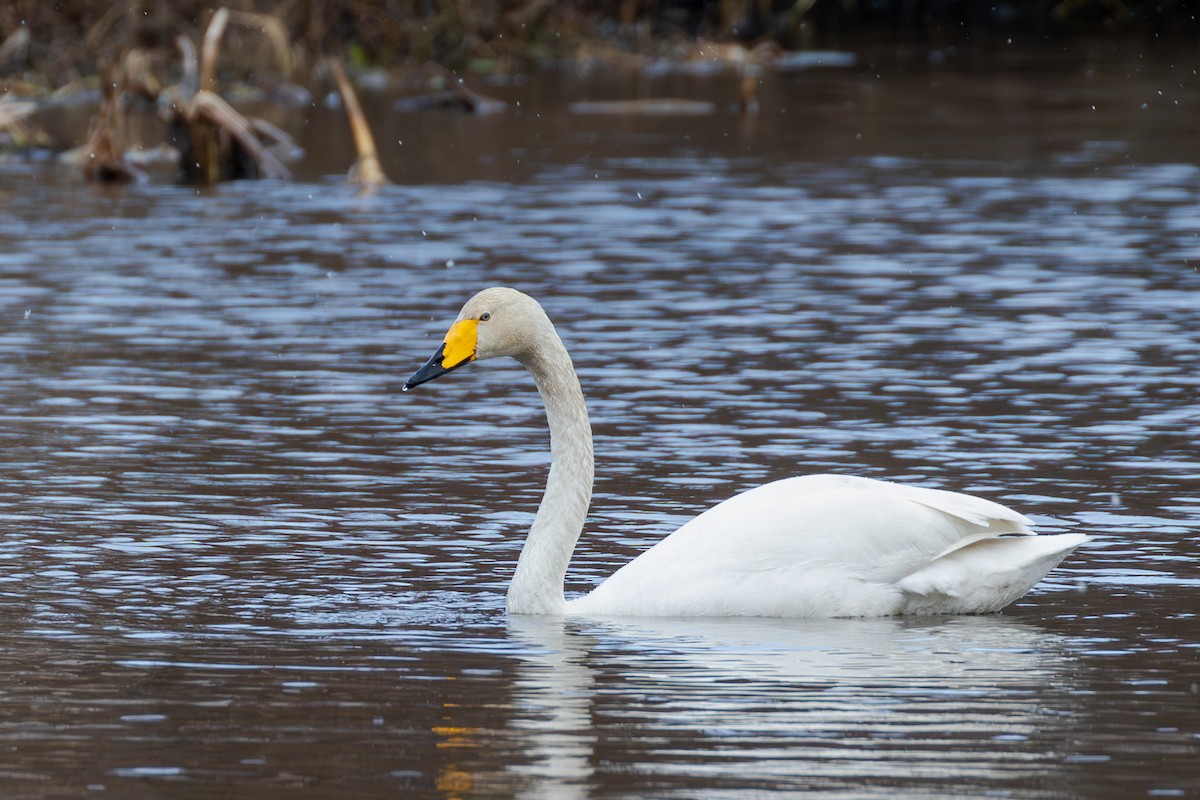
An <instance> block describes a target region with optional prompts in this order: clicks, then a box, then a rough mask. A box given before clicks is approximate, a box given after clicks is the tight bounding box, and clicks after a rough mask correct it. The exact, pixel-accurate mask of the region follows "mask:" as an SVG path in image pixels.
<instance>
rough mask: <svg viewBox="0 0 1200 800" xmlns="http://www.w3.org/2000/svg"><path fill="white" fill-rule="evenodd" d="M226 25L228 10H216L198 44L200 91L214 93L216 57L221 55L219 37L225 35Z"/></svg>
mask: <svg viewBox="0 0 1200 800" xmlns="http://www.w3.org/2000/svg"><path fill="white" fill-rule="evenodd" d="M228 24H229V9H227V8H218V9H217V12H216V13H215V14H213V17H212V20H210V21H209V23H208V28H207V29H206V30H205V31H204V41H203V42H201V44H200V85H199V88H200V89H202V90H207V91H210V92H212V91H216V88H217V56H218V55H220V53H221V37H222V36H224V35H225V26H226V25H228Z"/></svg>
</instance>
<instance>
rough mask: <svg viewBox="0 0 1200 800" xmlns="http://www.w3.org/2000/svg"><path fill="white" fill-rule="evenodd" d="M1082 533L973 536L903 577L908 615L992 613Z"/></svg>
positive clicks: (1051, 565)
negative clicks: (969, 540) (967, 541)
mask: <svg viewBox="0 0 1200 800" xmlns="http://www.w3.org/2000/svg"><path fill="white" fill-rule="evenodd" d="M1089 540H1090V537H1088V536H1084V535H1083V534H1079V533H1063V534H1057V535H1054V536H991V537H987V538H973V540H972V541H971V542H969V543H967V544H964V545H961V546H957V547H955V548H954V549H952V550H950V551H948V552H946V553H943V554H942V555H940V556H938V557H937V558H935V559H934V560H932V561H930V562H929V563H928V564H926V565H925V566H923V567H921V568H920V569H918V570H916V571H914V572H912V573H911V574H909V575H908V576H906V577H904V578H903V579H901V580H900V581H899V582H898V583H897V585H898V586H899V588H900V589H901V590H902V591H903V592H904V595H905V598H906V604H907V605H906V608H905V611H904V612H903V613H908V614H963V613H966V614H987V613H990V612H993V611H999V610H1000V609H1002V608H1004V607H1005V606H1007V605H1008V604H1010V603H1012V602H1013V601H1014V600H1016V599H1017V598H1019V597H1021V596H1022V595H1024V594H1025V593H1026V592H1028V591H1029V590H1030V589H1032V588H1033V587H1034V585H1035V584H1036V583H1037V582H1038V581H1040V580H1041V579H1042V578H1043V577H1045V575H1046V573H1047V572H1049V571H1050V570H1051V569H1053V568H1054V567H1056V566H1058V563H1059V562H1060V561H1062V560H1063V559H1064V558H1065V557H1066V556H1067V555H1068V554H1069V553H1070V552H1071V551H1072V550H1074V549H1075V548H1076V547H1078V546H1079V545H1081V544H1083V543H1084V542H1087V541H1089Z"/></svg>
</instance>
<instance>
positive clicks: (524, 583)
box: [507, 320, 595, 614]
mask: <svg viewBox="0 0 1200 800" xmlns="http://www.w3.org/2000/svg"><path fill="white" fill-rule="evenodd" d="M547 323H549V320H547ZM541 333H542V335H541V336H539V337H538V341H537V344H536V346H535V347H533V348H531V349H530V351H529V352H528V353H527V354H525V355H523V356H522V357H521V358H520V361H521V363H522V364H524V365H525V368H526V369H527V370H529V373H530V374H531V375H532V376H533V380H534V383H536V384H537V389H538V393H539V394H541V396H542V402H543V403H545V405H546V420H547V422H549V424H550V475H549V477H548V478H547V479H546V493H545V494H544V495H542V503H541V505H540V506H538V511H537V517H536V518H535V519H534V521H533V527H532V528H530V529H529V538H528V539H526V540H525V546H524V547H523V548H522V549H521V557H520V559H519V560H518V561H517V571H516V573H514V574H513V579H512V583H511V584H509V587H508V603H507V608H508V612H509V613H510V614H560V613H562V612H563V610H564V608H565V606H566V600H565V599H564V597H563V581H564V580H565V578H566V575H567V565H568V564H569V563H570V561H571V553H572V552H573V551H574V550H575V543H576V542H577V541H579V534H580V533H581V532H582V531H583V522H584V519H585V518H586V517H587V511H588V505H589V504H590V503H591V501H592V480H593V478H594V476H595V463H594V460H593V456H592V426H591V423H590V422H589V421H588V413H587V406H586V405H585V404H584V401H583V390H582V389H581V388H580V387H579V378H578V377H577V376H576V374H575V368H574V366H572V364H571V357H570V356H569V355H567V349H566V348H565V347H564V346H563V343H562V340H561V339H559V338H558V334H557V333H555V331H554V329H553V328H552V327H549V326H548V325H547V328H545V329H543V330H542V331H541Z"/></svg>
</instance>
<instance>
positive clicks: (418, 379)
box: [404, 319, 479, 391]
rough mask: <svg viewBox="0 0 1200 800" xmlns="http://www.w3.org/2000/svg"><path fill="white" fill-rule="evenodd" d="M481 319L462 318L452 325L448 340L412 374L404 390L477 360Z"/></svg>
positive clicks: (447, 335)
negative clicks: (476, 349)
mask: <svg viewBox="0 0 1200 800" xmlns="http://www.w3.org/2000/svg"><path fill="white" fill-rule="evenodd" d="M478 327H479V321H478V320H474V319H462V320H459V321H458V322H456V323H454V324H453V325H452V326H450V330H449V331H448V332H447V333H446V340H445V341H444V342H442V346H441V347H439V348H438V349H437V352H436V353H434V354H433V357H432V358H430V359H429V360H428V361H426V362H425V364H424V366H422V367H421V368H420V369H419V370H417V371H416V372H414V373H413V374H412V377H411V378H409V379H408V380H407V381H406V382H405V383H404V390H405V391H408V390H409V389H411V388H413V387H414V386H420V385H421V384H422V383H428V382H429V381H431V380H433V379H434V378H440V377H441V376H442V375H445V374H446V373H447V372H450V371H451V370H455V369H458V368H459V367H461V366H462V365H463V364H470V363H471V362H472V361H474V360H475V348H476V346H477V344H478Z"/></svg>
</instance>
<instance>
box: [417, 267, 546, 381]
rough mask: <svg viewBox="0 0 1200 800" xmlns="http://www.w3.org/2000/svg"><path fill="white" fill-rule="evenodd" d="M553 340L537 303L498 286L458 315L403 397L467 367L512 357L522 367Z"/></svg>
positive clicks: (472, 299) (476, 297)
mask: <svg viewBox="0 0 1200 800" xmlns="http://www.w3.org/2000/svg"><path fill="white" fill-rule="evenodd" d="M547 332H548V333H549V335H550V336H556V334H555V333H554V327H553V325H552V324H551V323H550V318H549V317H547V316H546V312H545V311H543V310H542V307H541V305H539V304H538V301H536V300H534V299H533V298H532V297H530V296H529V295H527V294H525V293H523V292H518V291H517V290H516V289H509V288H507V287H503V286H495V287H492V288H490V289H484V290H483V291H481V292H479V293H478V294H476V295H475V296H474V297H472V298H471V299H470V300H468V301H467V302H466V304H465V305H464V306H463V307H462V310H461V311H459V312H458V318H457V319H455V320H454V324H453V325H451V326H450V330H449V331H447V332H446V336H445V338H444V339H443V340H442V345H441V347H439V348H438V349H437V352H436V353H434V354H433V356H432V357H431V358H430V359H429V360H428V361H426V362H425V365H424V366H422V367H421V368H420V369H419V370H417V371H416V372H414V373H413V376H412V377H411V378H409V379H408V381H407V382H406V383H405V384H404V390H405V391H408V390H409V389H411V388H413V387H414V386H420V385H421V384H422V383H427V382H429V381H431V380H433V379H434V378H438V377H441V376H442V375H445V374H446V373H447V372H450V371H451V370H455V369H458V368H459V367H461V366H462V365H464V364H470V363H471V362H472V361H482V360H484V359H487V358H497V357H499V356H512V357H513V358H515V359H517V360H518V361H521V362H522V363H524V362H526V361H527V360H528V358H529V357H530V354H531V353H533V352H534V351H535V350H536V348H537V346H538V344H539V342H540V341H541V340H542V339H543V338H544V337H545V336H546V335H547Z"/></svg>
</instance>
